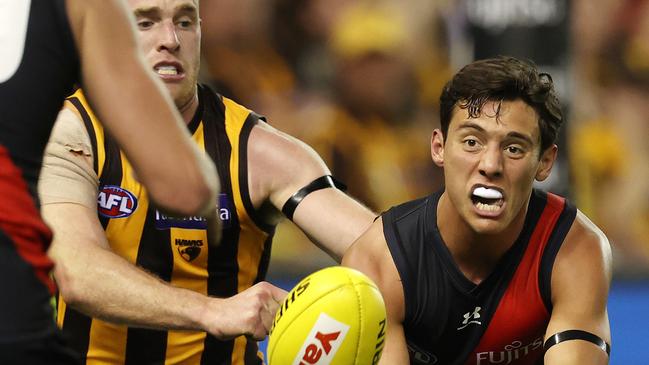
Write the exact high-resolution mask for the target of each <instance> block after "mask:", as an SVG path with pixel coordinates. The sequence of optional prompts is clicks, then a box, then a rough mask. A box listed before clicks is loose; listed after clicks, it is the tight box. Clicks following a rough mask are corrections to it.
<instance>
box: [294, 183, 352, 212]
mask: <svg viewBox="0 0 649 365" xmlns="http://www.w3.org/2000/svg"><path fill="white" fill-rule="evenodd" d="M326 188H338V189H340V190H342V191H345V190H347V187H346V186H345V184H343V183H341V182H340V181H338V180H336V179H334V177H333V176H331V175H325V176H321V177H319V178H317V179H315V180H313V181H311V182H310V183H309V184H308V185H307V186H305V187H303V188H302V189H300V190H298V191H297V192H296V193H295V194H293V195H292V196H291V197H290V198H288V200H287V201H286V203H284V206H283V207H282V213H284V215H285V216H286V217H287V218H288V219H290V220H293V213H295V208H297V206H298V205H299V204H300V202H302V199H304V197H305V196H307V195H309V194H311V193H313V192H314V191H317V190H320V189H326Z"/></svg>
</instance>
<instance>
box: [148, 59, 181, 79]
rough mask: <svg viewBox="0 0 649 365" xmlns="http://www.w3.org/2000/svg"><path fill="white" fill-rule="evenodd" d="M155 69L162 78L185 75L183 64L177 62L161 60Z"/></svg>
mask: <svg viewBox="0 0 649 365" xmlns="http://www.w3.org/2000/svg"><path fill="white" fill-rule="evenodd" d="M153 70H154V71H155V72H156V74H158V76H160V77H162V78H174V77H178V76H182V75H183V69H182V66H181V65H180V64H178V63H176V62H160V63H158V64H157V65H155V66H154V67H153Z"/></svg>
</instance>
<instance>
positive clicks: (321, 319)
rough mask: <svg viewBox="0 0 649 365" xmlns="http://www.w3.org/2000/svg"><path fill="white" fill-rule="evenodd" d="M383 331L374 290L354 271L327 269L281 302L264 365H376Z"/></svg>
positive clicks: (382, 311) (381, 311)
mask: <svg viewBox="0 0 649 365" xmlns="http://www.w3.org/2000/svg"><path fill="white" fill-rule="evenodd" d="M386 331H387V328H386V320H385V304H384V302H383V297H382V296H381V293H380V292H379V290H378V288H377V287H376V284H374V283H373V282H372V280H370V278H368V277H367V276H365V275H364V274H362V273H361V272H359V271H356V270H353V269H350V268H345V267H341V266H334V267H329V268H326V269H322V270H320V271H317V272H315V273H313V274H311V275H309V276H307V277H306V278H305V279H304V280H302V281H301V282H300V283H298V284H297V285H296V286H295V287H294V288H293V289H292V290H291V291H290V292H289V293H288V295H287V296H286V299H285V300H284V302H283V303H282V306H281V308H280V309H279V310H278V311H277V314H276V315H275V320H274V322H273V326H272V328H271V331H270V339H269V342H268V352H267V353H268V364H269V365H313V364H318V365H367V364H376V363H378V361H379V358H380V357H381V352H382V351H383V346H384V344H385V333H386Z"/></svg>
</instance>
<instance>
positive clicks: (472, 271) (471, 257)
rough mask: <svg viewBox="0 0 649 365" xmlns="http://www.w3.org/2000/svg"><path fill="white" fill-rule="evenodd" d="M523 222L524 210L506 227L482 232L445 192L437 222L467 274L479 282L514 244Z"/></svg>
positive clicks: (457, 262) (443, 236)
mask: <svg viewBox="0 0 649 365" xmlns="http://www.w3.org/2000/svg"><path fill="white" fill-rule="evenodd" d="M524 222H525V212H521V214H520V215H519V217H517V218H516V219H515V220H514V222H512V224H510V226H509V227H508V228H507V229H505V230H504V231H502V232H499V233H497V234H491V235H490V234H482V233H478V232H476V231H475V230H473V229H472V228H471V227H470V226H469V224H468V223H467V222H466V221H465V220H464V219H463V218H462V217H461V216H460V215H459V213H458V212H457V210H456V209H455V207H454V206H453V204H452V203H451V201H450V200H449V199H448V196H446V195H445V194H443V195H442V197H441V198H440V200H439V203H438V207H437V226H438V229H439V232H440V235H441V236H442V239H443V240H444V243H445V244H446V246H447V247H448V250H449V251H450V253H451V255H452V256H453V260H454V261H455V263H456V264H457V266H458V267H459V268H460V270H461V271H462V273H463V274H464V276H466V277H467V279H469V280H471V281H473V282H474V283H476V284H478V283H480V282H481V281H482V280H484V279H485V278H486V277H487V276H489V274H490V273H491V272H492V271H493V269H494V268H495V266H496V265H497V264H498V262H499V261H500V259H501V258H502V257H503V255H504V254H505V253H506V252H507V250H509V249H510V248H511V247H512V245H513V244H514V242H515V241H516V239H517V238H518V236H519V235H520V232H521V230H522V229H523V224H524Z"/></svg>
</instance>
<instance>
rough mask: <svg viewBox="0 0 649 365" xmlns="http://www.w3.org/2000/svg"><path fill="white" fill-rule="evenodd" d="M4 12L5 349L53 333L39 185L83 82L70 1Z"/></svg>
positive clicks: (1, 308) (10, 2) (0, 232)
mask: <svg viewBox="0 0 649 365" xmlns="http://www.w3.org/2000/svg"><path fill="white" fill-rule="evenodd" d="M0 9H2V15H8V16H3V17H2V19H3V20H2V24H1V25H0V49H1V50H2V57H0V250H2V253H3V254H2V265H0V276H1V277H3V278H5V279H4V280H5V281H2V290H3V294H2V296H3V298H4V299H2V300H0V343H5V342H7V341H18V340H24V339H25V338H35V337H37V336H40V337H43V336H45V334H46V333H51V332H52V331H53V330H55V326H54V323H53V320H52V311H51V308H50V304H49V303H50V296H51V295H52V293H53V292H54V283H53V282H52V280H51V278H50V277H49V272H50V270H51V269H52V262H51V261H50V260H49V259H48V257H47V256H46V254H45V252H46V250H47V248H48V245H49V243H50V240H51V232H50V230H49V229H48V228H47V226H46V225H45V223H44V222H43V221H42V219H41V217H40V213H39V209H38V202H37V198H36V184H37V182H38V175H39V171H40V166H41V162H42V156H43V150H44V149H45V145H46V144H47V141H48V139H49V136H50V131H51V129H52V125H53V124H54V121H55V120H56V116H57V114H58V112H59V109H60V108H61V107H62V105H63V100H64V99H65V96H66V95H67V94H68V93H70V91H71V90H72V87H73V86H74V84H75V83H76V82H77V81H78V75H79V60H78V55H77V51H76V48H75V44H74V38H73V36H72V32H71V29H70V26H69V24H68V18H67V13H66V8H65V0H20V1H16V0H0ZM1 359H4V358H3V357H0V360H1ZM50 361H51V362H52V363H57V361H56V360H55V359H51V360H50ZM0 362H2V361H0ZM20 363H27V361H23V362H20Z"/></svg>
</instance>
